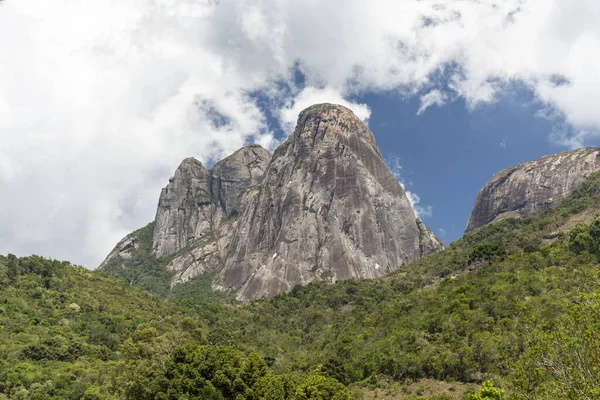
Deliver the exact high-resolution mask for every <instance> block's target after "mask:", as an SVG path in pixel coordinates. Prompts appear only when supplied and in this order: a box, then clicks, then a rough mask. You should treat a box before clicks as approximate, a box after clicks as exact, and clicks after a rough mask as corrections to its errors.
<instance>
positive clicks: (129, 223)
mask: <svg viewBox="0 0 600 400" xmlns="http://www.w3.org/2000/svg"><path fill="white" fill-rule="evenodd" d="M599 19H600V3H599V2H597V1H591V0H576V1H573V0H477V1H476V0H449V1H446V2H443V3H434V2H424V1H419V0H406V1H397V0H381V1H378V2H377V3H376V4H375V3H373V2H369V1H365V0H343V1H342V0H331V1H327V2H299V1H294V0H239V1H221V2H219V1H217V0H143V1H142V0H120V1H113V0H109V1H105V2H80V1H75V0H60V1H54V2H48V1H47V0H5V1H2V2H1V3H0V48H1V49H2V51H1V52H0V138H1V140H0V196H1V198H2V199H3V207H2V209H1V210H0V252H3V253H5V252H9V251H10V252H16V253H19V254H28V253H31V252H36V253H41V254H44V255H48V256H53V257H59V258H67V259H70V260H73V261H75V262H78V263H82V264H85V265H86V266H88V267H94V266H96V265H97V264H98V263H99V262H100V261H101V259H102V257H103V256H104V255H105V254H106V253H107V252H108V251H109V250H110V248H111V247H112V245H114V243H115V242H116V241H117V240H118V239H119V238H120V237H121V236H122V235H123V234H125V233H127V232H129V231H131V230H132V229H133V228H136V227H139V226H142V225H143V224H144V223H146V222H148V221H150V220H151V219H152V217H153V214H154V209H155V206H156V200H157V196H158V193H159V191H160V187H161V186H163V185H164V184H165V182H166V181H167V179H168V176H169V175H170V174H172V172H173V170H174V169H175V167H176V166H177V164H178V163H179V161H180V160H181V159H182V158H184V157H186V156H195V157H197V158H199V159H200V160H202V161H203V162H211V161H214V160H215V159H218V158H219V157H222V156H223V155H225V154H227V153H230V152H232V151H233V150H235V149H236V148H238V147H240V146H241V145H243V144H245V143H247V142H251V141H256V142H259V143H262V144H263V145H265V146H271V147H272V146H273V145H274V144H275V143H277V138H276V137H274V135H273V133H272V132H271V130H270V127H269V125H268V124H267V119H266V116H265V113H264V111H265V110H264V109H263V108H261V107H259V105H257V102H256V99H255V98H254V97H253V96H252V93H254V92H255V91H263V92H265V93H268V94H269V95H270V96H273V97H275V98H278V99H279V100H278V101H274V102H272V104H269V107H271V108H272V110H269V111H270V112H271V113H272V115H275V116H277V117H278V118H280V120H281V122H282V125H283V126H284V127H285V130H287V131H289V126H290V124H293V121H294V120H295V118H296V115H294V114H295V113H297V112H298V111H299V110H300V109H301V108H302V107H303V106H304V104H308V103H309V102H312V101H328V102H341V103H343V104H346V105H348V106H349V107H350V108H352V109H353V110H355V112H357V114H359V116H361V118H368V115H369V108H368V107H367V106H366V105H360V104H355V103H353V102H351V101H349V100H348V99H351V98H352V96H353V95H356V94H363V93H370V92H377V91H384V90H391V91H394V92H397V93H398V94H399V95H401V96H419V97H421V100H422V107H421V108H422V110H420V111H421V112H423V111H424V110H425V109H426V108H427V107H428V106H431V105H434V104H435V105H441V104H443V102H447V101H449V99H454V98H457V97H462V98H463V99H464V100H465V101H466V102H467V104H468V105H469V107H472V108H475V107H477V106H478V105H480V104H486V103H491V102H494V101H495V100H496V99H497V98H498V96H499V94H501V93H502V92H503V91H504V90H506V89H507V88H509V87H510V86H511V85H512V84H513V83H515V82H519V83H520V84H523V85H526V86H527V87H529V88H530V90H531V91H532V92H533V93H534V94H535V96H536V98H537V99H538V101H539V103H540V107H541V108H543V109H544V110H546V111H545V112H546V115H550V116H552V118H558V119H560V120H561V121H562V122H563V123H564V124H565V126H566V127H567V129H560V130H557V131H556V132H554V133H553V138H555V139H556V140H557V141H559V142H560V143H563V144H565V145H568V146H571V147H573V146H579V145H581V144H584V143H585V142H586V140H589V139H590V138H596V137H598V135H599V132H600V130H599V128H600V113H598V112H597V110H596V108H597V104H598V102H599V100H600V79H598V71H599V70H600V25H598V23H597V21H598V20H599ZM296 70H298V71H300V72H301V73H302V75H303V77H304V79H303V82H302V83H301V84H299V83H298V82H296V81H295V79H294V74H295V72H294V71H296ZM282 88H285V89H282ZM415 204H416V203H415ZM425 212H426V211H425Z"/></svg>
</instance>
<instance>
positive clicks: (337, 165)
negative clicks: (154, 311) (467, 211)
mask: <svg viewBox="0 0 600 400" xmlns="http://www.w3.org/2000/svg"><path fill="white" fill-rule="evenodd" d="M153 229H154V232H153V239H152V247H151V255H148V254H145V255H144V256H143V257H141V258H148V257H150V258H152V257H154V258H155V259H156V260H157V262H158V263H159V264H162V265H163V266H164V268H165V269H166V270H167V271H169V272H170V274H171V278H170V279H171V280H170V286H171V287H174V286H175V285H177V284H180V283H185V282H188V281H190V280H192V279H194V278H197V277H200V276H204V277H207V276H209V277H210V279H211V280H212V286H213V288H215V289H225V290H233V291H235V292H237V295H238V299H240V300H249V299H253V298H259V297H265V296H267V297H272V296H274V295H276V294H278V293H281V292H285V291H289V290H291V289H292V288H293V287H294V286H295V285H305V284H307V283H310V282H313V281H329V282H335V281H337V280H345V279H355V278H375V277H379V276H382V275H385V274H387V273H389V272H391V271H393V270H394V269H396V268H397V267H398V266H400V265H403V264H406V263H409V262H412V261H415V260H417V259H419V258H420V257H422V256H424V255H426V254H428V253H431V252H434V251H437V250H439V249H442V248H443V244H442V243H441V242H440V241H439V240H438V239H437V238H436V237H435V235H434V234H433V233H432V232H431V231H430V230H429V229H428V228H427V227H426V226H425V224H423V222H422V221H421V220H420V219H419V218H417V217H416V216H415V213H414V211H413V209H412V207H411V205H410V203H409V201H408V198H407V197H406V194H405V193H404V191H403V190H402V187H401V186H400V184H399V183H398V181H397V180H396V179H395V178H394V176H393V174H392V173H391V172H390V171H389V169H388V168H387V166H386V165H385V163H384V161H383V158H382V156H381V153H380V151H379V148H378V147H377V144H376V142H375V138H374V136H373V134H372V133H371V131H369V129H368V128H367V127H366V126H365V125H364V124H363V123H362V122H361V121H360V119H358V117H356V116H355V115H354V114H353V113H352V111H351V110H349V109H347V108H345V107H342V106H339V105H332V104H318V105H314V106H312V107H309V108H308V109H306V110H304V111H303V112H302V113H301V114H300V116H299V118H298V124H297V127H296V129H295V131H294V133H293V134H292V135H291V136H290V137H289V138H288V139H287V140H286V141H285V142H284V143H283V144H282V145H281V146H280V147H279V148H278V149H277V150H276V151H275V153H274V154H273V156H272V157H271V155H270V154H269V153H268V152H267V151H266V150H265V149H263V148H261V147H260V146H256V145H252V146H248V147H245V148H243V149H241V150H239V151H238V152H236V153H234V154H233V155H231V156H230V157H227V158H226V159H224V160H222V161H220V162H218V163H217V164H215V166H214V167H213V168H212V169H211V170H208V169H207V168H205V167H204V166H203V165H202V163H200V162H199V161H197V160H194V159H192V158H188V159H185V160H184V161H183V162H182V163H181V165H180V166H179V168H178V169H177V171H176V172H175V175H174V177H173V178H171V179H170V182H169V184H168V185H167V187H165V188H164V189H163V191H162V193H161V196H160V200H159V204H158V210H157V213H156V219H155V221H154V228H153ZM138 236H139V232H138V233H133V234H131V235H128V236H127V237H126V238H125V239H123V240H122V241H121V242H119V244H117V246H116V248H115V249H114V250H113V251H112V252H111V253H110V254H109V256H108V257H107V259H106V260H105V261H104V262H103V263H102V265H101V266H100V268H99V269H100V270H103V271H110V273H112V274H114V275H121V276H124V275H127V274H129V272H128V271H127V270H128V269H131V268H134V269H136V268H137V269H138V270H139V265H140V264H139V263H136V262H131V260H132V254H133V252H134V250H135V251H136V254H138V253H140V251H141V250H136V243H138V242H139V241H140V240H139V237H138ZM137 258H138V259H139V258H140V257H137ZM155 264H156V263H155ZM162 279H164V275H162Z"/></svg>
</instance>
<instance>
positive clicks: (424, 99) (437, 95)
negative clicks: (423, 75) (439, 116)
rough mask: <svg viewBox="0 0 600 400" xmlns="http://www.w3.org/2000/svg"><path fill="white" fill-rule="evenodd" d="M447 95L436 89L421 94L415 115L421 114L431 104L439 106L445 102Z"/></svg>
mask: <svg viewBox="0 0 600 400" xmlns="http://www.w3.org/2000/svg"><path fill="white" fill-rule="evenodd" d="M447 97H448V96H447V95H446V94H445V93H444V92H442V91H440V90H438V89H433V90H431V91H429V92H428V93H426V94H424V95H422V96H421V106H420V107H419V110H418V111H417V115H421V114H423V113H424V112H425V110H427V109H428V108H429V107H431V106H438V107H441V106H443V105H444V104H446V100H447Z"/></svg>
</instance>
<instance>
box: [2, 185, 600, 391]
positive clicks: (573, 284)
mask: <svg viewBox="0 0 600 400" xmlns="http://www.w3.org/2000/svg"><path fill="white" fill-rule="evenodd" d="M599 209H600V175H598V174H595V175H592V176H591V177H590V178H589V179H588V180H587V181H586V182H585V183H584V184H583V185H581V186H580V187H579V188H577V189H576V190H574V191H573V192H572V194H571V195H570V196H569V197H567V198H566V199H565V200H563V201H562V202H561V203H559V204H558V205H557V206H556V207H555V208H553V209H551V210H549V211H547V212H545V213H544V214H542V215H540V216H535V217H530V218H526V219H509V220H504V221H501V222H498V223H495V224H492V225H487V226H484V227H482V228H480V229H478V230H476V231H474V232H472V233H470V234H468V235H466V236H465V237H464V238H463V239H460V240H458V241H456V242H455V243H453V244H451V245H450V246H449V247H448V249H446V250H445V251H442V252H438V253H435V254H432V255H430V256H427V257H425V258H423V259H421V260H420V261H418V262H416V263H413V264H410V265H405V266H402V267H401V268H400V269H398V270H397V271H396V272H394V273H393V274H391V275H389V276H387V277H384V278H381V279H377V280H362V281H346V282H338V283H337V284H334V285H332V284H326V283H316V284H312V285H309V286H306V287H296V288H294V290H292V291H291V292H290V293H287V294H282V295H278V296H277V297H275V298H274V299H272V300H262V301H254V302H253V303H251V304H235V303H231V302H230V300H229V299H226V300H224V299H221V298H216V297H213V294H212V292H210V290H209V287H208V286H206V285H204V286H203V285H202V282H201V281H200V282H199V283H196V285H197V286H196V287H195V288H193V287H191V286H190V287H189V288H193V289H194V290H188V291H182V292H181V293H180V295H179V296H173V297H171V298H170V299H169V300H168V301H166V300H164V299H162V298H161V297H159V296H156V295H154V296H153V295H150V294H148V293H146V292H143V291H141V290H140V289H137V288H135V287H133V286H132V285H131V284H129V283H127V282H126V281H123V280H116V279H114V278H110V277H107V276H105V275H103V274H100V273H97V272H91V271H87V270H85V269H82V268H79V267H73V266H70V265H69V264H67V263H61V262H58V261H52V260H46V259H43V258H39V257H27V258H21V259H17V258H16V257H14V256H9V257H1V258H0V329H1V335H0V354H1V355H2V357H0V359H1V360H3V361H0V393H2V394H0V398H1V397H2V395H4V396H7V397H8V398H23V399H27V398H31V399H52V398H61V399H62V398H72V399H75V398H86V399H106V398H131V399H154V398H157V399H178V398H182V399H183V398H186V399H187V398H189V399H210V398H214V399H220V398H227V399H229V398H231V399H286V398H291V399H329V398H339V399H345V398H365V399H366V398H373V396H374V393H377V396H378V398H385V397H382V396H390V397H389V398H424V396H426V395H430V394H431V392H428V390H429V389H428V387H427V388H426V387H423V388H422V390H421V388H420V387H419V386H418V385H424V383H419V382H425V383H427V382H446V384H445V386H444V385H441V384H440V385H439V389H438V391H437V392H436V393H437V395H436V396H435V397H431V398H432V399H433V398H436V399H450V398H461V397H462V395H461V394H460V392H461V391H463V390H464V389H465V384H470V383H473V384H477V385H479V384H481V383H482V382H483V381H486V380H491V381H493V382H494V384H495V385H496V386H497V387H501V388H502V389H504V390H505V393H504V394H503V395H501V394H499V392H498V391H496V390H493V389H489V387H488V388H484V389H482V393H484V392H486V391H487V392H489V393H494V394H493V395H492V394H490V395H489V396H488V397H482V395H481V394H480V395H472V396H471V397H469V399H476V398H490V399H492V398H494V399H496V398H515V399H581V398H588V399H594V398H600V392H599V391H598V389H597V388H598V387H600V333H599V332H600V266H599V263H598V262H599V260H600V220H598V219H596V215H597V214H598V210H599ZM140 257H141V256H140ZM140 260H141V261H140V262H138V270H137V272H136V273H137V274H138V275H137V278H136V279H133V280H129V282H131V283H134V284H135V283H139V282H143V281H144V280H143V279H138V278H139V277H140V275H139V274H144V273H147V274H148V275H151V274H153V273H154V272H147V271H146V272H144V270H143V268H142V267H141V266H143V264H144V260H143V257H142V258H141V259H140ZM155 270H156V271H159V270H158V268H155ZM148 271H153V270H151V269H150V270H148ZM149 281H152V280H149ZM146 282H148V280H147V281H146ZM207 299H210V300H211V301H207ZM415 382H416V383H415ZM415 385H417V386H416V389H415ZM450 388H453V389H454V392H452V391H450ZM426 393H427V394H426ZM477 396H479V397H477ZM490 396H495V397H490Z"/></svg>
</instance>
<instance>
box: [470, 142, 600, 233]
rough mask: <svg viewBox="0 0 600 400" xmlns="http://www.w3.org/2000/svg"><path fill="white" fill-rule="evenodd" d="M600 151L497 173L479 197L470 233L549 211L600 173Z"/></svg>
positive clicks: (563, 155)
mask: <svg viewBox="0 0 600 400" xmlns="http://www.w3.org/2000/svg"><path fill="white" fill-rule="evenodd" d="M599 157H600V150H599V149H598V148H584V149H577V150H573V151H569V152H563V153H558V154H551V155H548V156H545V157H542V158H540V159H538V160H533V161H528V162H525V163H522V164H519V165H515V166H512V167H510V168H506V169H504V170H502V171H500V172H498V173H496V174H495V175H494V176H493V177H492V179H490V181H489V182H487V183H486V184H485V185H484V186H483V187H482V188H481V190H480V191H479V193H478V194H477V197H476V198H475V202H474V204H473V210H472V212H471V215H470V217H469V221H468V223H467V228H466V232H470V231H472V230H473V229H475V228H479V227H480V226H483V225H485V224H487V223H489V222H492V221H497V220H501V219H502V218H511V217H513V218H514V217H518V216H527V215H530V214H532V213H538V212H541V211H543V210H546V209H548V208H550V207H552V205H554V204H556V203H557V202H558V201H560V200H561V199H562V198H564V197H565V196H566V195H567V194H569V192H570V191H571V190H572V189H573V188H575V187H577V186H578V185H579V184H581V182H583V181H584V180H585V178H586V177H587V176H589V175H590V174H591V173H593V172H595V171H598V170H600V159H599Z"/></svg>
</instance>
